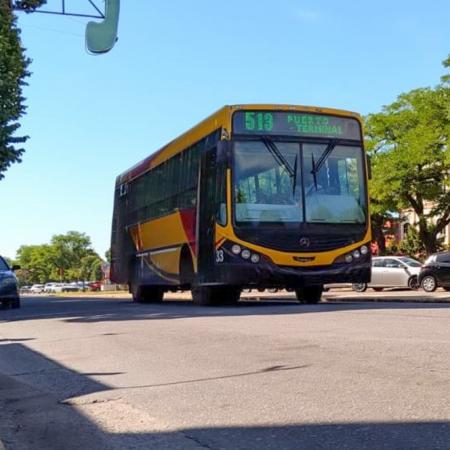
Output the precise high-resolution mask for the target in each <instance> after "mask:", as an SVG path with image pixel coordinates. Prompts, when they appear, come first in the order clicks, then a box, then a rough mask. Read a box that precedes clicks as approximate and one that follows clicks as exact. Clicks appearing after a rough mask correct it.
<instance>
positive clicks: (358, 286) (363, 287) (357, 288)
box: [352, 283, 367, 292]
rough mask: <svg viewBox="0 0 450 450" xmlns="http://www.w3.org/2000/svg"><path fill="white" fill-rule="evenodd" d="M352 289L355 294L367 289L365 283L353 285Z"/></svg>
mask: <svg viewBox="0 0 450 450" xmlns="http://www.w3.org/2000/svg"><path fill="white" fill-rule="evenodd" d="M352 289H353V290H354V291H355V292H364V291H365V290H366V289H367V283H353V284H352Z"/></svg>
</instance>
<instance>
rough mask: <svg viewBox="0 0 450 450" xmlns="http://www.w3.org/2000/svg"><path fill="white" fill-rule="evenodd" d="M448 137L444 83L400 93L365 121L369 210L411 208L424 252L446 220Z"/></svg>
mask: <svg viewBox="0 0 450 450" xmlns="http://www.w3.org/2000/svg"><path fill="white" fill-rule="evenodd" d="M447 62H448V63H449V64H450V61H449V60H447ZM449 136H450V88H449V87H448V86H447V85H446V84H445V83H443V84H441V85H438V86H437V87H436V88H433V89H432V88H422V89H415V90H413V91H411V92H408V93H405V94H401V95H400V96H399V97H398V98H397V100H396V101H395V102H393V103H392V104H390V105H387V106H385V107H384V108H383V111H382V112H381V113H379V114H371V115H369V116H368V117H367V120H366V137H367V141H368V151H369V152H370V153H371V155H372V161H373V179H372V182H371V186H370V187H371V196H372V198H373V201H372V209H373V211H374V213H375V214H377V213H380V214H384V213H386V212H388V211H398V210H402V209H410V210H412V211H414V212H415V213H416V214H417V217H418V223H417V226H418V235H419V239H420V241H421V242H423V245H424V247H425V250H426V252H427V253H431V252H434V251H436V250H437V248H438V246H439V239H438V236H439V234H440V233H442V232H443V231H444V229H445V227H446V226H447V225H448V224H449V223H450V190H449V187H450V186H449V173H450V156H449V151H450V150H449V147H448V145H449Z"/></svg>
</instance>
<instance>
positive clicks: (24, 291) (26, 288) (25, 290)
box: [19, 286, 31, 294]
mask: <svg viewBox="0 0 450 450" xmlns="http://www.w3.org/2000/svg"><path fill="white" fill-rule="evenodd" d="M30 289H31V286H22V287H21V288H20V289H19V291H20V293H21V294H28V293H29V292H30Z"/></svg>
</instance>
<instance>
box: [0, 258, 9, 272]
mask: <svg viewBox="0 0 450 450" xmlns="http://www.w3.org/2000/svg"><path fill="white" fill-rule="evenodd" d="M0 270H9V267H8V264H6V261H5V260H4V259H3V258H2V257H1V256H0Z"/></svg>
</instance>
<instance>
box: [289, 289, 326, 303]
mask: <svg viewBox="0 0 450 450" xmlns="http://www.w3.org/2000/svg"><path fill="white" fill-rule="evenodd" d="M322 292H323V286H306V287H303V288H297V289H295V295H296V296H297V300H298V301H299V302H300V303H307V304H309V305H314V304H316V303H319V302H320V299H321V298H322Z"/></svg>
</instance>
